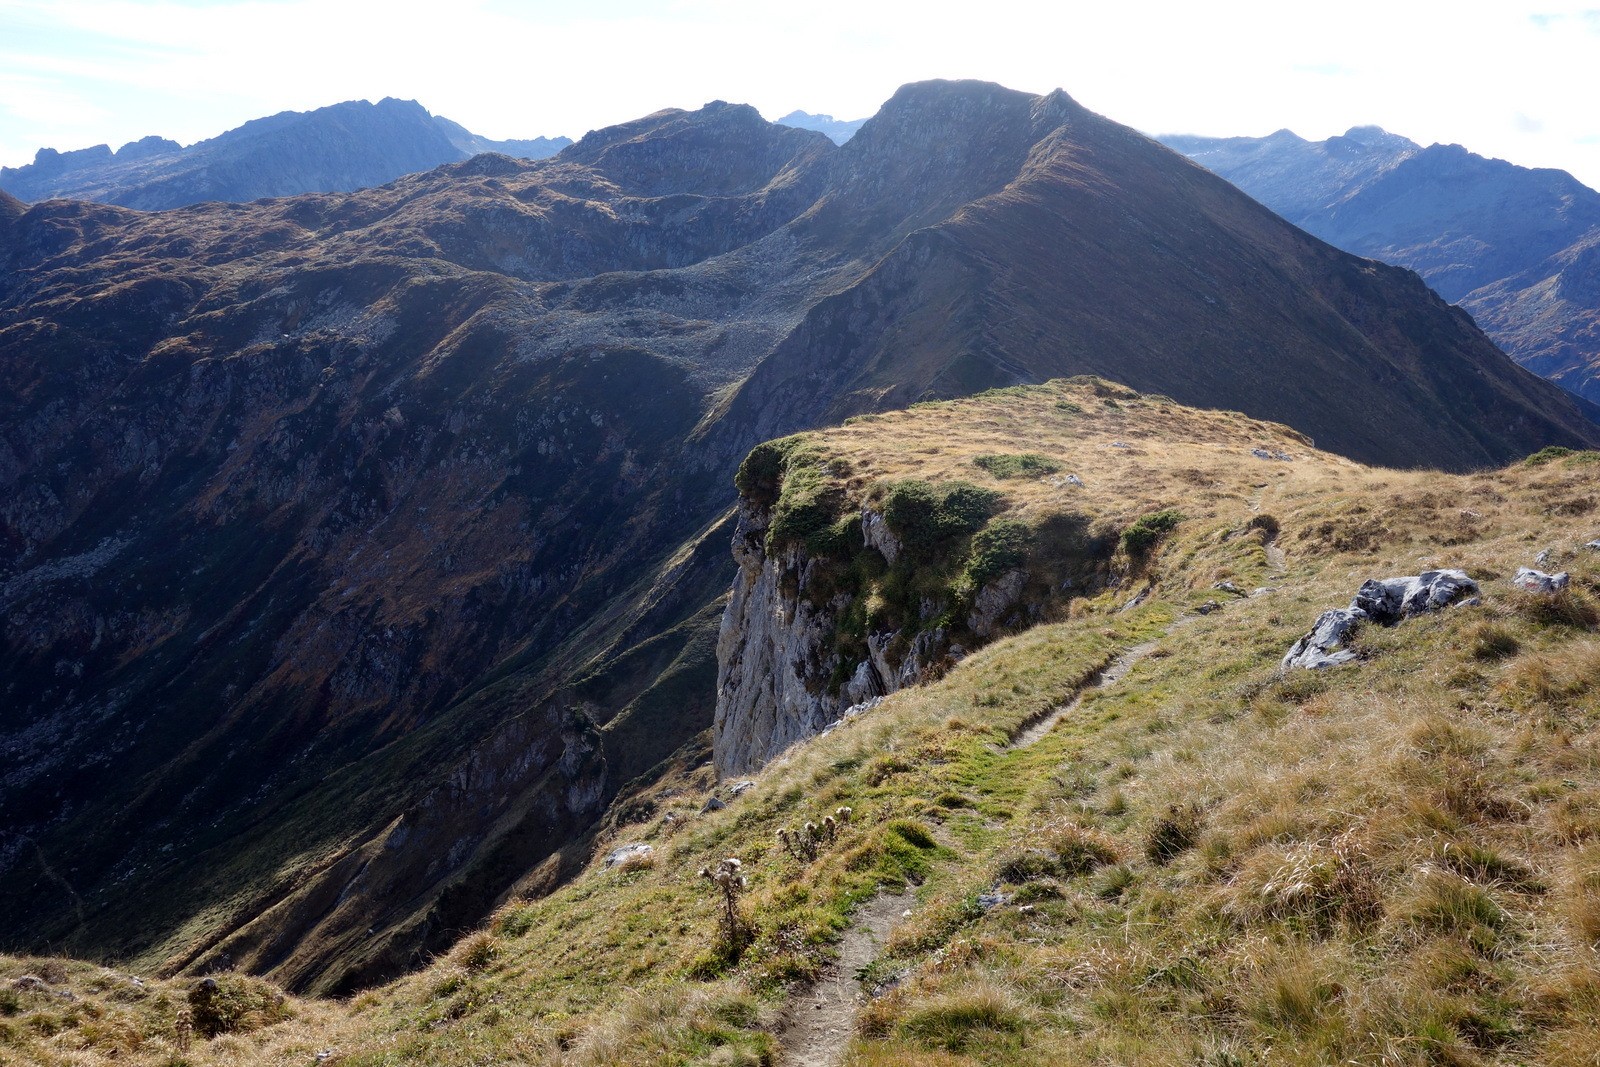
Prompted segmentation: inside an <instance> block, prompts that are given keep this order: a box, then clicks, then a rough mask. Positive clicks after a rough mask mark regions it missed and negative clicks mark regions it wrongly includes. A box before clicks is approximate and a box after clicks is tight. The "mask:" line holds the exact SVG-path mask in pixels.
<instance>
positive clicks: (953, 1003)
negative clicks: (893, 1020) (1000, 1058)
mask: <svg viewBox="0 0 1600 1067" xmlns="http://www.w3.org/2000/svg"><path fill="white" fill-rule="evenodd" d="M1025 1026H1026V1019H1025V1018H1024V1017H1023V1014H1022V1012H1021V1011H1020V1010H1019V1007H1018V1005H1017V1002H1016V999H1015V998H1014V997H1013V996H1012V995H1011V994H1010V993H1009V992H1008V991H1007V990H1005V989H1003V988H1001V987H999V986H996V985H994V984H992V983H989V982H984V981H981V980H974V981H972V982H970V983H968V984H964V985H963V986H961V987H960V988H957V989H953V990H950V991H947V992H943V993H940V994H939V995H938V996H936V997H934V998H932V999H930V1000H929V1001H928V1003H926V1004H925V1005H922V1006H919V1007H917V1008H916V1009H914V1010H912V1011H910V1012H909V1013H907V1015H906V1016H905V1018H904V1019H903V1020H902V1021H901V1022H900V1031H901V1033H903V1034H904V1035H905V1036H907V1037H909V1038H911V1039H913V1040H915V1041H917V1042H919V1043H920V1044H922V1045H924V1046H926V1047H929V1048H935V1049H944V1050H945V1051H948V1052H964V1051H966V1050H968V1049H975V1048H976V1049H984V1050H986V1051H989V1052H991V1053H992V1052H996V1051H999V1050H1000V1049H1001V1048H1003V1047H1005V1046H1006V1045H1008V1044H1012V1043H1013V1042H1014V1040H1015V1038H1016V1036H1017V1035H1019V1034H1020V1033H1021V1032H1022V1031H1023V1029H1024V1028H1025Z"/></svg>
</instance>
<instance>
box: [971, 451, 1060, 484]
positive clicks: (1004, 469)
mask: <svg viewBox="0 0 1600 1067" xmlns="http://www.w3.org/2000/svg"><path fill="white" fill-rule="evenodd" d="M972 462H973V464H974V465H976V466H979V467H982V468H983V469H984V470H986V471H988V472H989V473H990V474H992V475H994V476H995V477H996V478H1002V479H1004V478H1037V477H1039V476H1040V475H1044V474H1054V473H1055V472H1056V471H1058V470H1060V469H1061V464H1059V463H1057V462H1056V461H1055V460H1053V459H1051V458H1050V457H1049V456H1042V455H1040V454H1039V453H1037V452H1022V453H996V454H990V455H982V456H973V457H972Z"/></svg>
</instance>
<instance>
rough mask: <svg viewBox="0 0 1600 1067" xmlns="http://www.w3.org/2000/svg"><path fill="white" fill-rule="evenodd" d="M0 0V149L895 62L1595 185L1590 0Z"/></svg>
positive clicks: (808, 81)
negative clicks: (350, 110) (389, 99)
mask: <svg viewBox="0 0 1600 1067" xmlns="http://www.w3.org/2000/svg"><path fill="white" fill-rule="evenodd" d="M1588 4H1589V6H1585V5H1584V4H1583V3H1562V2H1560V0H1546V2H1530V3H1523V2H1518V0H1496V2H1487V0H1455V2H1434V0H1385V2H1381V3H1380V2H1370V0H1340V2H1339V3H1338V4H1331V3H1330V4H1316V5H1311V4H1299V3H1291V2H1285V0H1277V2H1272V3H1255V2H1237V0H1235V2H1229V0H1213V2H1210V3H1201V2H1196V0H1189V2H1184V3H1174V2H1167V0H1162V2H1140V0H1123V2H1121V3H1109V2H1106V0H1096V2H1094V3H1080V2H1078V0H1055V2H1020V0H964V2H960V3H951V2H944V0H921V2H918V3H902V2H898V0H885V2H874V0H849V2H843V0H808V2H806V3H803V4H800V3H794V2H790V3H786V4H781V5H780V4H768V3H762V2H761V0H590V2H588V3H582V2H578V0H566V2H543V0H531V2H521V3H519V2H515V0H448V2H443V3H441V2H439V0H427V2H417V0H387V2H383V3H375V2H370V0H0V165H7V166H20V165H22V164H24V163H27V162H30V161H31V160H32V159H33V155H34V152H35V150H36V149H38V148H39V147H41V146H48V147H53V148H57V149H61V150H67V149H73V148H82V147H86V146H89V145H93V144H99V143H107V144H110V145H111V146H112V147H113V148H115V147H118V146H120V145H121V144H123V143H125V142H127V141H132V140H136V139H138V138H140V137H143V136H145V135H147V134H159V135H161V136H165V137H170V138H172V139H174V140H177V141H180V142H182V143H184V144H190V143H192V142H194V141H197V140H201V139H204V138H206V137H211V136H214V135H216V134H218V133H221V132H222V131H224V130H227V129H230V128H232V127H234V126H238V125H239V124H240V123H243V122H245V121H247V120H249V119H252V118H256V117H259V116H262V115H268V114H273V113H275V112H278V111H284V110H295V111H304V110H309V109H311V108H316V107H322V106H325V105H327V104H332V103H336V102H339V101H342V100H352V99H368V100H374V101H376V100H378V99H381V98H382V97H385V96H395V97H400V98H403V99H413V100H417V101H419V102H420V103H421V104H422V105H423V106H424V107H426V108H428V110H430V111H432V112H433V113H434V114H436V115H444V116H446V117H448V118H451V119H454V120H455V121H457V122H459V123H461V124H462V125H464V126H466V127H467V128H469V129H471V130H473V131H474V132H476V133H480V134H483V135H486V136H489V137H494V138H511V137H536V136H541V135H558V134H565V135H567V136H570V137H574V138H576V137H579V136H581V135H582V134H583V133H584V132H585V131H587V130H590V129H594V128H598V127H601V126H606V125H609V124H611V123H615V122H621V121H625V120H627V119H631V118H636V117H638V116H640V115H644V114H647V113H649V112H651V111H655V110H659V109H660V108H663V107H682V108H695V107H699V106H700V105H701V104H704V103H706V102H707V101H709V100H716V99H721V100H731V101H735V102H741V103H748V104H753V105H755V106H756V107H757V108H758V109H759V110H760V111H761V112H762V114H764V115H766V116H767V117H768V118H777V117H779V116H781V115H783V114H786V113H788V112H789V111H792V110H794V109H797V108H798V109H803V110H806V111H812V112H825V113H830V114H832V115H834V116H835V117H838V118H858V117H862V116H865V115H869V114H871V113H872V112H874V111H875V110H877V108H878V105H879V104H881V103H882V102H883V101H884V100H885V99H887V98H888V97H889V96H890V94H892V93H893V92H894V90H895V89H896V88H897V87H898V86H899V85H901V84H903V83H905V82H910V81H919V80H922V79H926V78H981V79H985V80H988V81H996V82H1000V83H1001V84H1004V85H1008V86H1010V87H1012V88H1016V89H1023V90H1027V91H1030V92H1041V93H1042V92H1048V91H1049V90H1051V89H1055V88H1062V89H1065V90H1066V91H1067V92H1068V93H1069V94H1071V95H1072V96H1073V97H1074V98H1076V99H1077V100H1078V101H1079V102H1080V103H1082V104H1084V105H1086V106H1087V107H1089V108H1091V109H1093V110H1095V111H1098V112H1100V113H1101V114H1104V115H1107V116H1109V117H1110V118H1113V119H1115V120H1117V121H1119V122H1123V123H1126V124H1128V125H1130V126H1133V127H1135V128H1137V129H1140V130H1143V131H1145V132H1146V133H1150V134H1159V133H1199V134H1209V135H1215V136H1235V135H1247V136H1261V135H1265V134H1267V133H1271V132H1272V131H1274V130H1277V129H1281V128H1284V127H1287V128H1289V129H1292V130H1294V131H1295V132H1296V133H1299V134H1300V135H1302V136H1305V137H1309V138H1313V139H1318V140H1320V139H1322V138H1325V137H1329V136H1332V135H1333V134H1336V133H1341V132H1343V131H1344V130H1345V129H1347V128H1348V127H1351V126H1357V125H1379V126H1383V127H1384V128H1385V129H1388V130H1390V131H1392V132H1395V133H1401V134H1404V135H1405V136H1407V137H1410V138H1412V139H1413V140H1416V141H1419V142H1421V143H1423V144H1429V143H1432V142H1434V141H1441V142H1445V143H1459V144H1463V145H1465V146H1466V147H1467V148H1469V149H1471V150H1473V151H1475V152H1479V153H1481V154H1484V155H1488V156H1496V157H1499V158H1503V159H1509V160H1511V161H1512V162H1514V163H1519V164H1522V165H1524V166H1545V167H1559V168H1561V169H1564V170H1568V171H1571V172H1572V173H1573V174H1575V175H1576V176H1577V177H1578V178H1579V179H1580V180H1582V181H1584V182H1585V183H1586V184H1588V185H1590V186H1591V187H1597V188H1600V107H1596V106H1595V105H1596V102H1597V101H1600V0H1588Z"/></svg>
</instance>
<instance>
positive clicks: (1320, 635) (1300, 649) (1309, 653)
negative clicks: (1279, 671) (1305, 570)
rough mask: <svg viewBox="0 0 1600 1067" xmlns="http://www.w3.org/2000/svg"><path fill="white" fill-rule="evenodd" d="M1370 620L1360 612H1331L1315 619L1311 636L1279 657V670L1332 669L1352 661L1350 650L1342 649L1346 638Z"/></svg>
mask: <svg viewBox="0 0 1600 1067" xmlns="http://www.w3.org/2000/svg"><path fill="white" fill-rule="evenodd" d="M1368 618H1370V616H1369V615H1368V614H1367V613H1366V612H1364V611H1362V610H1361V609H1360V608H1334V609H1333V610H1332V611H1324V612H1323V613H1322V614H1321V615H1318V616H1317V621H1316V624H1315V625H1313V626H1312V627H1311V632H1310V633H1308V634H1306V635H1305V636H1304V637H1302V638H1301V639H1300V640H1298V641H1296V642H1295V643H1294V646H1293V647H1292V648H1290V649H1289V651H1288V653H1287V654H1286V655H1285V656H1284V657H1283V664H1282V666H1283V669H1284V670H1288V669H1289V668H1290V667H1306V668H1310V669H1312V670H1316V669H1317V668H1320V667H1336V666H1338V665H1339V664H1341V663H1349V662H1350V661H1351V660H1353V659H1355V658H1356V654H1355V652H1354V651H1353V650H1352V649H1348V648H1345V647H1344V646H1345V645H1347V644H1349V643H1350V637H1351V635H1352V634H1354V633H1355V631H1356V629H1357V628H1358V627H1359V626H1360V625H1361V624H1362V623H1364V622H1366V621H1367V619H1368Z"/></svg>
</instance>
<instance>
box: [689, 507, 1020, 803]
mask: <svg viewBox="0 0 1600 1067" xmlns="http://www.w3.org/2000/svg"><path fill="white" fill-rule="evenodd" d="M861 516H862V518H861V528H862V530H863V536H864V539H865V541H866V543H867V544H869V545H876V546H882V548H887V549H888V550H889V553H890V554H892V555H896V557H898V548H899V543H898V541H897V539H896V538H895V537H894V535H893V533H891V532H890V531H889V530H888V528H887V526H886V525H885V524H884V521H883V517H882V515H881V514H879V513H878V512H876V511H873V510H871V509H863V510H862V512H861ZM771 521H772V517H771V511H770V509H769V508H767V507H764V506H762V505H760V504H756V503H753V502H751V501H749V500H745V501H743V502H742V503H741V504H740V507H739V519H738V525H737V527H736V529H735V532H734V537H733V557H734V560H735V562H737V563H738V565H739V570H738V573H737V574H736V575H735V576H734V581H733V590H732V593H731V595H730V597H729V600H728V606H727V608H726V609H725V610H724V612H723V615H722V627H721V630H720V632H719V633H718V637H717V709H716V716H715V721H714V723H713V726H712V757H713V761H714V763H715V766H716V770H717V775H718V776H719V777H724V778H725V777H727V776H729V775H735V774H743V773H747V772H749V771H753V770H756V769H757V768H759V767H761V766H762V765H763V764H765V763H767V762H768V761H769V760H771V759H772V758H773V757H774V756H776V755H777V754H778V753H780V752H782V751H783V750H784V749H786V748H788V747H789V746H790V745H792V744H794V743H795V742H797V741H803V740H805V739H806V738H808V737H815V736H816V735H817V734H819V733H821V732H823V730H824V729H826V728H827V727H828V725H829V724H831V723H833V722H835V721H837V720H838V719H840V718H841V717H843V716H845V715H846V714H847V713H848V712H849V710H850V709H851V708H852V707H854V706H858V705H861V704H864V703H866V702H869V701H872V700H875V699H877V698H879V697H883V696H886V695H887V694H889V693H893V692H896V691H897V690H900V689H904V688H906V687H907V686H912V685H916V684H918V683H919V682H922V681H925V680H926V679H928V678H929V677H931V676H932V675H933V674H935V673H937V672H939V671H940V670H942V669H943V667H944V666H945V665H947V664H948V662H949V661H950V659H951V658H952V657H959V656H960V655H962V654H963V651H964V650H963V649H962V648H961V647H960V646H959V645H952V643H951V640H950V634H949V632H948V631H947V630H946V629H945V628H943V627H938V626H934V627H930V628H927V629H918V630H917V631H916V632H914V633H907V632H904V631H901V630H886V631H880V632H876V633H869V634H867V635H866V639H865V642H864V644H865V655H862V656H861V657H860V658H859V659H856V660H855V662H853V663H852V662H850V661H849V660H848V659H847V658H846V655H845V653H844V651H842V649H841V643H840V641H839V639H838V638H839V629H840V624H841V621H842V620H843V618H844V615H845V612H846V611H847V609H849V607H850V606H851V603H852V601H853V600H854V599H855V597H856V596H857V595H858V592H857V591H855V590H851V589H837V590H834V587H833V584H832V582H831V581H824V580H823V577H822V576H823V574H824V573H825V572H826V571H827V569H828V568H829V566H830V564H832V563H834V562H836V561H831V560H828V559H824V558H819V557H814V556H813V555H811V554H810V553H809V552H808V551H807V550H806V548H805V547H804V546H803V545H799V544H786V545H781V546H772V545H769V543H768V542H769V538H768V536H767V532H768V529H769V527H770V525H771ZM866 531H872V532H871V533H867V532H866ZM866 550H867V551H880V549H879V548H876V547H874V548H868V549H866ZM1021 578H1022V575H1021V573H1020V572H1017V573H1016V575H1015V576H1012V575H1008V576H1006V579H1005V581H1004V582H1002V583H1000V584H1002V585H1004V587H1005V588H1006V589H1007V590H1009V592H1008V593H1005V594H1001V595H1000V596H999V597H992V598H991V600H992V601H995V602H998V600H1000V599H1004V600H1006V602H1007V605H1006V606H1010V604H1012V603H1014V602H1015V600H1016V596H1017V594H1018V593H1019V592H1020V591H1021V587H1022V581H1021ZM819 588H820V589H825V590H829V591H828V592H825V593H819ZM937 608H938V605H934V604H933V603H931V602H929V603H928V604H925V605H924V609H923V611H922V612H921V616H922V617H923V618H922V619H919V621H925V619H927V618H931V617H933V616H934V615H936V614H937ZM987 632H988V633H992V632H993V627H992V626H991V627H989V628H988V631H987ZM986 636H987V633H986ZM840 679H844V681H843V682H841V681H840Z"/></svg>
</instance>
